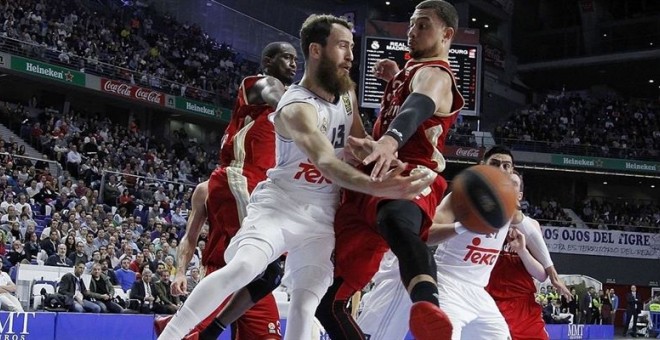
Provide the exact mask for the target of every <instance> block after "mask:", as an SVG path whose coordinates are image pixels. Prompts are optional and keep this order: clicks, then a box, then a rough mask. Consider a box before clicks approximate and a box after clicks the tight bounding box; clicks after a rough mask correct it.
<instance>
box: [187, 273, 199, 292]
mask: <svg viewBox="0 0 660 340" xmlns="http://www.w3.org/2000/svg"><path fill="white" fill-rule="evenodd" d="M200 280H201V277H200V275H199V268H198V267H193V268H192V269H190V277H189V278H188V280H187V281H188V286H187V287H186V288H187V289H188V294H190V292H192V291H193V289H195V286H197V284H198V283H199V281H200Z"/></svg>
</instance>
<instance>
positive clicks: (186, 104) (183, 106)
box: [174, 97, 220, 117]
mask: <svg viewBox="0 0 660 340" xmlns="http://www.w3.org/2000/svg"><path fill="white" fill-rule="evenodd" d="M174 107H176V108H177V109H179V110H184V111H189V112H193V113H197V114H201V115H205V116H212V117H214V116H215V114H216V112H218V111H219V110H220V109H219V108H218V107H216V106H215V105H213V104H208V103H202V102H198V101H195V100H190V99H186V98H183V97H176V99H175V104H174Z"/></svg>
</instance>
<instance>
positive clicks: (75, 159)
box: [66, 144, 82, 178]
mask: <svg viewBox="0 0 660 340" xmlns="http://www.w3.org/2000/svg"><path fill="white" fill-rule="evenodd" d="M81 162H82V156H81V155H80V153H79V152H78V147H77V146H76V144H71V147H70V149H69V152H68V153H67V154H66V169H67V170H68V171H69V173H70V174H71V176H72V177H74V178H78V174H79V170H80V163H81Z"/></svg>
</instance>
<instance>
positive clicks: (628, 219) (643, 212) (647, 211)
mask: <svg viewBox="0 0 660 340" xmlns="http://www.w3.org/2000/svg"><path fill="white" fill-rule="evenodd" d="M575 212H576V213H578V215H579V216H580V218H582V220H584V221H585V222H587V225H588V226H589V228H592V229H600V230H623V231H639V232H656V233H657V232H659V231H660V207H659V206H658V205H657V204H655V203H652V202H630V201H626V200H616V201H615V200H612V199H607V198H587V199H586V200H584V201H583V202H582V204H581V206H579V207H576V209H575Z"/></svg>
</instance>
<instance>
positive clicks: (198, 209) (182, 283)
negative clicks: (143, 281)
mask: <svg viewBox="0 0 660 340" xmlns="http://www.w3.org/2000/svg"><path fill="white" fill-rule="evenodd" d="M208 184H209V181H205V182H202V183H200V184H199V185H197V187H196V188H195V191H193V194H192V199H191V201H192V209H191V212H190V215H189V216H188V224H187V225H186V233H185V234H184V235H183V237H182V238H181V243H179V247H178V248H177V259H176V262H177V268H176V276H175V278H174V281H172V285H171V286H170V290H171V292H172V295H174V296H177V295H183V294H186V293H187V286H188V281H187V280H186V270H187V269H188V264H189V263H190V260H191V259H192V257H193V254H194V252H195V247H196V246H197V239H198V238H199V233H200V232H201V231H202V226H203V225H204V222H205V221H206V218H207V212H206V197H207V196H208Z"/></svg>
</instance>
